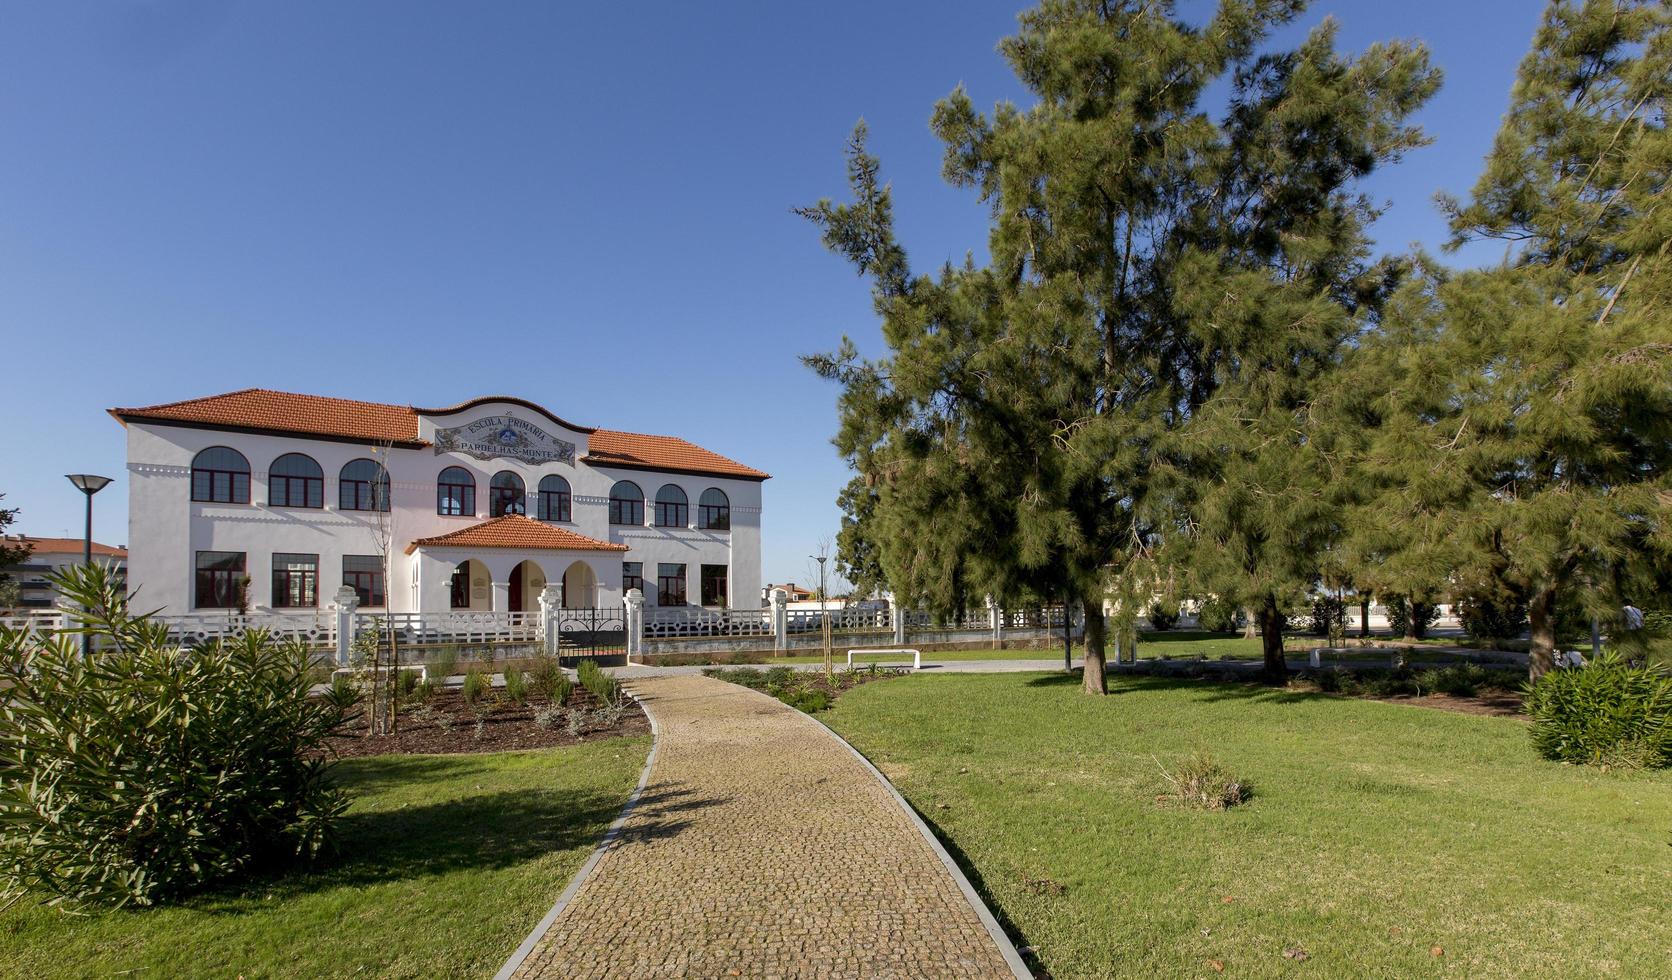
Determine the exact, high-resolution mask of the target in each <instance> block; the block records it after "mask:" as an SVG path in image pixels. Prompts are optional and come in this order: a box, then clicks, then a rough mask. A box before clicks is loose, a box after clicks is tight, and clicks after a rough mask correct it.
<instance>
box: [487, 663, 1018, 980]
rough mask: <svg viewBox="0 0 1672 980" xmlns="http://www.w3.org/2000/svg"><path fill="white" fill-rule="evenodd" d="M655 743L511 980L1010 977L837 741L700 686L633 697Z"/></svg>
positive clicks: (676, 684) (879, 790)
mask: <svg viewBox="0 0 1672 980" xmlns="http://www.w3.org/2000/svg"><path fill="white" fill-rule="evenodd" d="M631 683H632V687H633V690H634V691H635V693H637V694H638V695H639V697H640V698H641V699H642V700H643V701H644V704H645V707H646V708H647V709H648V710H649V711H650V712H651V713H652V714H653V715H654V716H655V718H656V723H657V726H658V728H659V735H658V738H657V749H656V760H655V763H654V766H653V768H652V770H651V775H650V780H649V782H648V783H647V785H646V786H645V790H644V793H643V795H642V796H641V797H640V798H639V801H638V805H637V806H636V807H635V808H634V809H633V811H632V813H631V815H630V816H629V817H628V820H627V823H626V825H625V826H624V827H623V828H622V832H621V834H620V836H618V837H617V838H616V840H615V841H614V842H613V843H612V844H611V845H610V847H609V849H608V850H607V851H606V852H605V853H604V855H603V857H602V859H601V860H600V861H599V863H598V865H597V867H595V868H594V869H593V871H592V873H591V875H590V876H588V877H587V879H586V881H585V882H584V883H583V884H582V885H581V887H580V890H579V891H577V892H576V893H575V895H574V897H573V898H572V899H571V901H570V902H569V904H568V905H567V906H566V907H565V908H564V909H563V911H562V912H561V913H560V914H559V915H558V917H557V919H556V920H555V921H554V922H553V923H552V925H551V927H550V928H549V929H548V930H547V931H546V933H545V935H544V936H543V937H541V939H540V940H539V942H538V944H537V945H536V946H535V947H534V949H533V950H532V951H531V952H530V953H529V955H528V957H527V958H526V959H525V960H524V961H523V963H522V964H521V966H520V967H519V968H518V969H517V971H516V974H515V975H516V976H518V977H564V978H569V977H611V978H617V977H670V976H678V977H686V976H690V977H728V976H742V977H860V976H863V977H900V978H918V977H1010V976H1013V975H1014V974H1013V973H1012V971H1011V969H1010V968H1009V967H1008V966H1007V965H1006V961H1005V958H1004V955H1003V954H1002V953H1001V951H1000V947H999V944H998V943H997V942H996V941H995V940H994V939H993V938H992V936H990V935H989V934H988V932H987V930H986V929H985V928H983V925H982V922H981V920H980V918H978V916H977V913H976V911H975V909H974V908H973V907H972V906H971V905H970V903H969V902H968V901H967V900H966V899H965V897H964V895H963V893H962V892H961V891H960V890H959V887H958V885H957V883H956V882H955V880H954V879H953V877H952V875H951V874H950V873H949V872H948V871H947V869H946V868H945V867H944V866H943V865H942V863H941V861H940V859H939V858H938V857H937V856H936V854H935V852H934V851H933V850H932V849H931V848H930V846H929V844H928V843H927V842H926V841H924V839H923V837H922V835H921V834H920V833H919V831H918V830H917V828H916V827H915V826H914V824H913V823H912V821H911V819H910V818H909V817H908V816H907V815H906V814H905V813H904V812H902V811H901V809H900V806H899V804H898V803H896V802H895V800H894V797H893V796H892V794H891V793H890V792H889V790H888V789H887V787H885V786H884V785H882V784H881V783H880V782H879V781H878V780H877V778H876V777H875V776H874V775H872V773H871V772H870V770H869V769H867V768H866V767H865V766H864V765H863V764H862V763H861V762H860V761H859V760H858V759H856V758H854V756H853V755H852V754H851V753H850V752H849V751H848V750H847V748H846V747H845V746H843V745H842V744H841V743H840V742H839V741H838V740H837V739H835V738H834V737H832V736H831V735H830V734H829V733H828V732H826V731H825V730H824V729H823V728H821V727H819V726H818V725H816V724H814V723H812V722H810V721H809V720H808V719H806V718H805V717H803V716H801V715H800V714H799V713H797V712H794V711H792V710H790V709H789V708H787V707H785V706H784V705H782V704H780V703H779V702H778V701H776V700H774V699H772V698H769V697H766V696H765V695H762V694H757V693H755V692H753V691H748V690H745V689H743V688H740V687H736V686H734V685H731V684H725V683H722V682H720V681H717V680H713V679H711V678H707V677H689V676H686V677H660V678H649V679H644V680H636V681H633V682H631Z"/></svg>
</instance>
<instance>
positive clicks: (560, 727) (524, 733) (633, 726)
mask: <svg viewBox="0 0 1672 980" xmlns="http://www.w3.org/2000/svg"><path fill="white" fill-rule="evenodd" d="M550 707H551V702H550V701H548V700H547V699H545V698H537V697H530V698H529V699H528V700H527V702H526V703H524V704H521V705H518V704H513V703H512V702H511V700H510V699H509V698H507V697H506V696H505V693H504V692H503V691H495V692H494V696H493V697H491V698H489V699H488V700H486V701H485V702H483V703H481V704H479V705H475V706H473V705H467V704H465V701H464V698H463V697H462V696H460V694H459V692H458V691H456V690H447V691H442V692H438V693H437V694H436V695H435V696H434V697H432V698H431V699H430V700H429V701H428V702H426V703H423V704H411V705H402V707H401V712H400V718H399V723H398V725H397V730H396V731H395V732H394V733H393V734H391V735H378V736H372V737H368V736H367V735H366V732H365V717H364V714H363V712H361V711H360V710H359V709H356V710H355V711H354V712H353V713H352V714H351V715H350V718H349V720H348V721H347V722H346V723H345V725H344V728H343V732H342V734H339V735H336V736H333V737H332V738H331V740H330V741H329V742H328V743H327V745H328V748H329V750H330V752H331V753H332V754H333V755H334V756H337V757H339V758H351V757H354V756H364V755H391V754H392V755H416V754H437V755H454V754H459V753H467V752H508V751H513V750H517V749H545V748H553V747H556V746H560V745H575V744H578V743H580V742H595V741H597V740H599V739H602V738H617V737H620V736H624V735H648V734H649V733H650V720H649V719H648V718H646V717H645V716H644V710H643V709H642V708H640V707H639V706H638V703H637V702H636V701H633V700H632V699H631V698H629V699H627V701H626V702H625V704H624V706H623V709H622V711H621V716H620V717H619V718H618V719H616V720H615V722H614V723H613V724H609V723H608V719H607V718H600V717H599V714H598V709H600V708H602V707H604V705H603V703H602V702H600V701H599V700H598V698H597V697H596V696H595V695H594V694H593V693H592V692H591V691H588V690H587V689H586V688H584V687H578V686H577V687H576V688H575V689H574V690H572V691H570V692H569V698H568V700H567V701H565V702H564V704H563V705H562V713H561V714H560V715H558V716H557V717H556V718H554V719H548V720H550V721H551V724H549V725H547V726H544V727H542V726H541V725H540V724H538V723H537V722H536V721H535V716H536V715H538V714H540V713H541V712H542V711H544V710H545V709H547V708H550ZM571 719H573V722H572V721H571ZM478 723H480V725H478ZM572 726H573V730H572Z"/></svg>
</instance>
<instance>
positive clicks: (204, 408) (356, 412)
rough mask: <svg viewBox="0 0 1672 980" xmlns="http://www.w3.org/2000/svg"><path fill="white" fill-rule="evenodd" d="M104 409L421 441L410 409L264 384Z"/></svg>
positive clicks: (219, 424)
mask: <svg viewBox="0 0 1672 980" xmlns="http://www.w3.org/2000/svg"><path fill="white" fill-rule="evenodd" d="M110 414H111V415H114V416H115V417H116V418H117V420H119V421H121V422H128V421H130V420H138V421H142V422H143V421H160V422H183V423H187V424H196V425H201V426H206V427H209V428H233V429H255V430H259V431H262V432H280V433H294V434H296V435H311V436H329V437H333V438H337V439H363V440H365V441H367V442H392V443H395V444H396V445H400V446H422V445H427V444H426V443H423V442H420V441H419V439H418V416H417V415H416V414H414V413H413V411H412V409H410V408H403V407H401V406H399V405H381V404H378V403H377V402H360V401H354V400H352V399H348V398H326V397H323V396H321V395H293V394H291V393H290V392H286V391H268V390H267V389H265V388H245V389H244V390H243V391H231V392H227V393H226V394H224V395H209V396H208V397H205V398H188V399H186V400H185V401H179V402H168V403H166V404H163V405H151V406H149V407H146V408H113V409H111V410H110Z"/></svg>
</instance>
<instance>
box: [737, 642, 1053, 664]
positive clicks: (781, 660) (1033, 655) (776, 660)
mask: <svg viewBox="0 0 1672 980" xmlns="http://www.w3.org/2000/svg"><path fill="white" fill-rule="evenodd" d="M867 646H870V647H874V648H879V649H886V648H888V647H890V646H892V644H889V643H884V642H879V643H870V644H867ZM906 647H907V649H910V648H911V644H910V643H908V644H906ZM1075 656H1079V654H1075ZM835 660H836V665H837V666H838V667H845V666H847V662H848V655H847V653H846V652H844V651H843V650H842V649H840V648H838V649H837V651H836V655H835ZM948 660H1043V661H1055V662H1056V663H1058V664H1060V663H1062V648H1061V647H1057V648H1055V649H1051V650H993V649H988V648H981V649H965V650H924V651H923V662H924V663H926V664H928V663H936V662H944V661H948ZM760 662H761V663H763V664H822V663H824V654H822V653H810V654H794V655H791V656H784V657H771V656H768V657H764V658H762V659H761V661H760ZM853 662H854V663H856V664H860V663H872V662H876V663H888V664H909V663H911V657H910V656H903V657H902V656H898V655H889V656H883V657H871V656H866V655H864V654H855V655H854V658H853Z"/></svg>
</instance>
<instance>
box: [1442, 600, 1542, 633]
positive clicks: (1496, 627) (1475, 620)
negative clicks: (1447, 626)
mask: <svg viewBox="0 0 1672 980" xmlns="http://www.w3.org/2000/svg"><path fill="white" fill-rule="evenodd" d="M1457 618H1458V621H1459V622H1461V623H1462V625H1463V632H1465V633H1467V634H1469V635H1470V636H1471V637H1473V638H1474V639H1477V640H1512V639H1514V638H1516V637H1518V636H1520V635H1521V633H1522V631H1523V630H1525V629H1526V628H1527V606H1526V603H1523V602H1519V601H1517V600H1515V599H1513V598H1498V597H1493V596H1464V597H1463V598H1462V599H1460V600H1458V603H1457Z"/></svg>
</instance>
